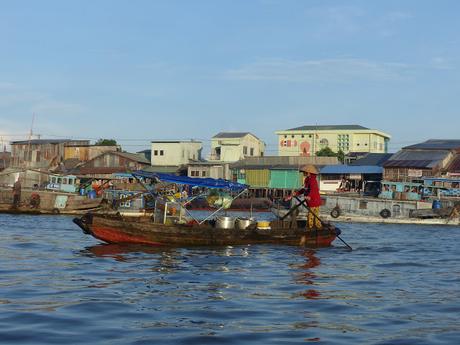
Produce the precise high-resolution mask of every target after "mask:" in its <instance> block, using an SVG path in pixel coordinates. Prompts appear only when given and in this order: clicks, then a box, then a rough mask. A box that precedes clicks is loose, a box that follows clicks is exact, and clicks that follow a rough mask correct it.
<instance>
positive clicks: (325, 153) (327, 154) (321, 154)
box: [316, 147, 345, 163]
mask: <svg viewBox="0 0 460 345" xmlns="http://www.w3.org/2000/svg"><path fill="white" fill-rule="evenodd" d="M316 156H318V157H337V159H338V160H339V161H340V162H342V163H343V162H344V160H345V153H344V152H343V151H342V150H339V151H338V152H334V151H332V150H331V148H330V147H325V148H323V149H321V150H319V151H317V152H316Z"/></svg>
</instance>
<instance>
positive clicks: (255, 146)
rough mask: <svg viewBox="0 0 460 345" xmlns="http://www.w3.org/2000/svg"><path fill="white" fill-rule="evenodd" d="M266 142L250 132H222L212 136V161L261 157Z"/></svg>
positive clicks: (234, 160) (231, 160)
mask: <svg viewBox="0 0 460 345" xmlns="http://www.w3.org/2000/svg"><path fill="white" fill-rule="evenodd" d="M264 152H265V143H264V142H263V141H262V140H260V139H259V138H257V137H256V136H255V135H254V134H252V133H249V132H243V133H241V132H221V133H219V134H216V135H215V136H213V137H212V140H211V155H210V160H211V161H221V162H236V161H238V160H240V159H244V158H245V157H260V156H263V155H264Z"/></svg>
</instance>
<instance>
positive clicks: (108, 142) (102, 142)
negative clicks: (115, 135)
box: [95, 139, 117, 146]
mask: <svg viewBox="0 0 460 345" xmlns="http://www.w3.org/2000/svg"><path fill="white" fill-rule="evenodd" d="M95 145H100V146H116V145H117V141H116V140H115V139H99V140H98V141H96V144H95Z"/></svg>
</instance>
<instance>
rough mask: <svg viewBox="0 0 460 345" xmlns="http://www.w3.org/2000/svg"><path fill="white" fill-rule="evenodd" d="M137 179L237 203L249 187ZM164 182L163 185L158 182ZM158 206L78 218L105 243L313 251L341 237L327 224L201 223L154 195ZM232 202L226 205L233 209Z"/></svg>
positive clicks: (196, 180) (163, 176)
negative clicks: (220, 194) (210, 192)
mask: <svg viewBox="0 0 460 345" xmlns="http://www.w3.org/2000/svg"><path fill="white" fill-rule="evenodd" d="M132 174H133V176H135V177H141V178H149V179H152V180H157V181H164V182H168V183H175V184H185V185H188V186H199V187H202V188H214V189H219V190H221V189H226V190H227V191H228V192H229V193H234V196H233V199H235V198H237V197H239V196H240V195H242V194H244V192H245V191H246V190H247V186H246V185H242V184H239V183H235V182H231V181H225V180H214V179H200V178H190V177H182V176H173V175H167V174H160V173H151V172H143V171H138V172H133V173H132ZM158 183H160V182H158ZM152 196H154V197H155V206H154V209H153V212H151V213H146V214H145V215H143V216H128V215H127V214H125V215H122V214H120V212H117V213H87V214H85V215H83V216H82V217H78V218H75V219H74V220H73V221H74V223H76V224H77V225H78V226H79V227H80V228H81V229H82V230H83V232H84V233H86V234H89V235H91V236H93V237H95V238H97V239H99V240H101V241H104V242H107V243H116V244H122V243H129V244H141V245H152V246H219V245H247V244H262V243H269V244H287V245H299V244H301V243H302V244H303V245H306V246H309V247H327V246H330V245H331V243H332V242H333V241H334V240H335V238H336V237H339V239H340V236H339V235H340V230H339V229H338V228H335V227H334V226H333V225H331V224H329V223H324V225H323V227H322V229H317V230H309V231H307V230H306V228H305V222H297V221H282V220H277V221H272V222H267V221H265V222H262V221H261V222H255V221H253V220H250V219H246V220H243V219H240V221H237V220H236V219H232V218H231V217H216V218H214V219H212V217H213V216H215V215H216V214H217V212H219V210H220V209H219V210H217V211H216V212H214V213H212V214H210V215H209V216H208V217H207V218H206V219H203V220H197V219H195V218H194V217H193V215H192V214H191V213H190V212H188V210H187V209H186V208H185V207H184V205H185V204H186V203H181V202H180V201H178V200H176V199H174V198H171V195H167V197H164V196H162V195H158V194H157V195H154V193H153V192H152ZM230 204H231V202H230V203H223V204H222V207H221V209H222V208H224V207H225V205H227V206H229V205H230Z"/></svg>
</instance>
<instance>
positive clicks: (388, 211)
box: [380, 208, 391, 218]
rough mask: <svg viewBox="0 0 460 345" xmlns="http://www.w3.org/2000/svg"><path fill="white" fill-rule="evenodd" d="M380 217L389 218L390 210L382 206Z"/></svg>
mask: <svg viewBox="0 0 460 345" xmlns="http://www.w3.org/2000/svg"><path fill="white" fill-rule="evenodd" d="M380 217H382V218H390V217H391V211H390V210H389V209H387V208H384V209H383V210H382V211H380Z"/></svg>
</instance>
